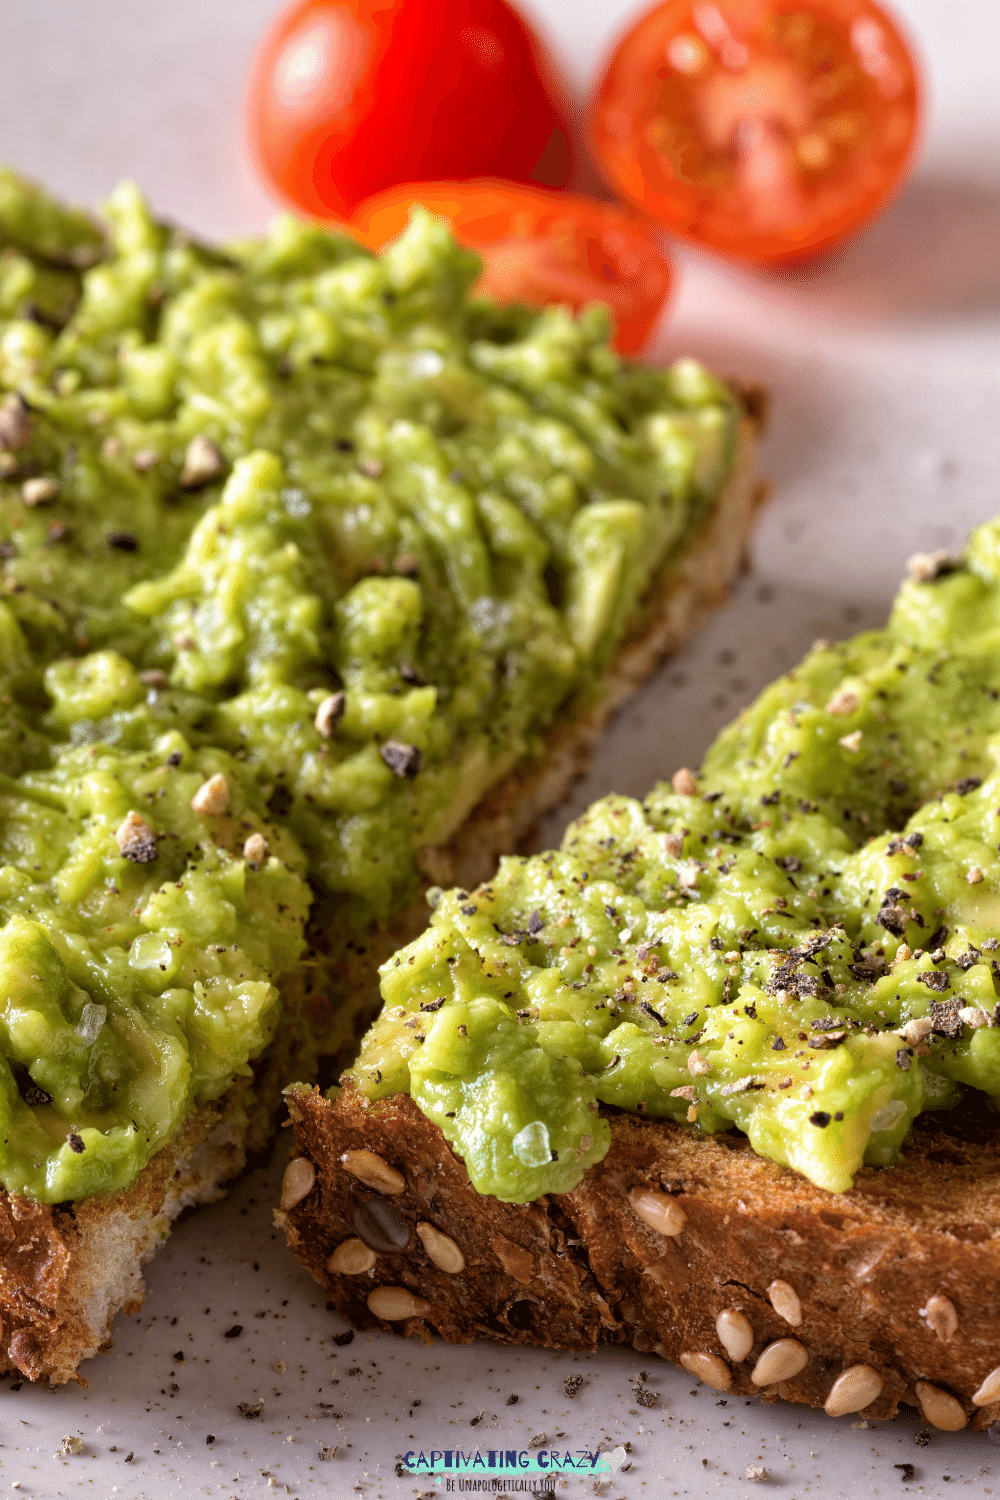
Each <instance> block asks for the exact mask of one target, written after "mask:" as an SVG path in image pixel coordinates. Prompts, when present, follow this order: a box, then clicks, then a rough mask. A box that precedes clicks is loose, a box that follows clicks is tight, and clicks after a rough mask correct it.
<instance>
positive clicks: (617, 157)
mask: <svg viewBox="0 0 1000 1500" xmlns="http://www.w3.org/2000/svg"><path fill="white" fill-rule="evenodd" d="M918 114H919V83H918V78H917V71H916V65H915V63H914V58H913V54H912V52H911V50H910V48H909V46H908V45H907V43H906V41H905V40H904V38H903V36H902V35H901V33H900V31H899V30H898V28H897V26H896V25H895V23H894V22H893V21H891V20H890V19H889V17H888V16H887V15H886V13H885V11H884V10H883V9H881V7H880V6H878V5H876V4H874V3H873V0H666V3H665V4H662V5H659V6H657V7H656V9H655V10H652V11H650V12H649V13H648V14H647V15H645V16H643V18H642V19H641V20H640V21H639V22H638V24H637V25H635V26H634V27H633V28H632V30H631V31H629V32H628V33H627V35H626V36H625V37H624V38H623V39H622V41H621V42H620V43H619V45H618V47H617V49H616V51H615V53H614V55H613V56H612V58H611V61H610V63H609V64H608V68H607V71H606V73H605V75H604V78H603V80H602V82H601V83H600V85H599V87H598V90H597V93H596V95H595V98H594V101H593V108H592V114H591V122H590V123H591V138H592V142H593V147H594V151H595V153H596V155H597V157H598V159H599V161H600V162H601V165H602V166H603V168H604V171H605V173H606V175H607V177H608V179H609V181H610V182H612V183H613V184H614V186H615V188H616V189H617V190H618V191H619V192H620V193H621V194H622V195H623V196H624V197H625V198H628V199H630V200H631V201H632V202H633V203H635V204H637V205H638V206H639V207H640V208H642V209H643V210H644V211H645V212H646V213H647V214H649V215H650V216H651V217H652V218H654V219H658V220H659V222H660V223H661V224H665V225H666V226H667V227H668V228H670V229H672V230H673V231H674V232H675V233H676V234H679V235H683V236H684V237H685V238H687V239H691V240H695V241H698V242H700V243H702V244H705V245H709V246H712V247H713V248H715V249H717V250H721V251H723V252H725V253H726V254H728V255H731V256H734V257H736V258H739V259H744V260H752V261H771V262H778V261H788V260H798V259H803V258H805V257H806V256H809V255H813V254H815V253H817V252H819V251H821V250H825V249H827V248H828V247H829V246H831V245H833V244H836V243H837V242H838V241H839V240H842V239H844V238H845V237H846V236H847V235H848V234H850V233H851V232H852V231H853V230H855V229H857V228H858V227H859V226H860V225H861V224H863V223H864V222H865V221H866V220H867V219H869V218H870V217H871V216H872V214H873V213H875V211H876V210H877V209H878V208H879V207H881V205H882V204H883V203H884V202H885V200H886V199H887V198H888V197H889V195H890V194H891V193H892V191H893V189H894V188H896V187H897V185H898V184H899V181H900V178H901V177H902V175H903V172H904V171H905V169H906V166H907V163H908V161H909V159H910V155H911V152H912V149H913V143H914V137H915V133H916V127H917V120H918Z"/></svg>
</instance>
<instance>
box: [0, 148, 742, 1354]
mask: <svg viewBox="0 0 1000 1500" xmlns="http://www.w3.org/2000/svg"><path fill="white" fill-rule="evenodd" d="M0 245H2V249H0V562H2V570H3V581H2V592H0V675H2V677H3V681H2V683H0V710H2V711H0V743H2V746H3V757H2V764H0V773H2V776H0V972H2V973H3V976H4V979H5V989H4V1007H3V1013H2V1016H0V1057H2V1062H0V1078H2V1081H3V1108H4V1127H5V1128H4V1134H3V1140H2V1145H0V1182H2V1184H3V1191H2V1197H0V1222H2V1224H3V1225H4V1226H5V1228H4V1235H5V1239H4V1244H5V1247H6V1248H5V1250H4V1253H3V1256H2V1257H0V1317H2V1321H3V1344H4V1350H5V1356H4V1358H5V1362H6V1364H7V1366H8V1367H10V1368H16V1369H17V1370H19V1371H21V1372H22V1373H24V1374H26V1375H28V1376H30V1377H31V1378H32V1379H46V1380H49V1381H53V1382H55V1381H60V1380H65V1379H68V1378H71V1377H73V1376H74V1374H75V1371H76V1368H77V1366H78V1364H79V1362H80V1360H81V1359H82V1358H84V1357H86V1356H87V1355H89V1354H92V1353H94V1352H96V1350H97V1349H98V1348H99V1347H100V1346H101V1345H102V1344H103V1343H104V1341H105V1340H106V1338H107V1335H108V1331H109V1328H110V1321H111V1318H112V1316H113V1314H114V1312H115V1311H116V1310H117V1309H118V1308H119V1307H122V1306H125V1307H134V1306H137V1305H138V1303H139V1301H141V1295H142V1281H141V1275H140V1268H141V1264H142V1262H143V1260H145V1259H146V1258H147V1257H148V1255H149V1254H150V1253H152V1251H153V1250H154V1249H155V1248H156V1246H157V1245H158V1244H159V1243H161V1242H162V1239H163V1237H164V1236H165V1235H166V1233H167V1232H168V1230H169V1225H170V1222H171V1220H172V1219H173V1218H174V1217H175V1216H176V1214H177V1213H179V1212H180V1211H181V1210H182V1209H183V1208H185V1207H186V1206H188V1205H189V1204H192V1203H195V1202H198V1201H204V1200H205V1199H210V1198H212V1197H214V1196H218V1193H219V1190H220V1184H221V1183H222V1182H223V1181H225V1180H226V1178H228V1177H230V1176H232V1175H233V1174H234V1173H235V1172H236V1171H238V1170H239V1168H240V1166H241V1164H242V1162H243V1161H244V1159H245V1155H246V1152H247V1151H248V1150H253V1149H257V1148H260V1147H261V1146H263V1145H264V1144H265V1143H266V1141H267V1139H268V1137H269V1135H270V1132H271V1130H272V1129H273V1126H274V1124H275V1122H276V1118H277V1110H278V1105H279V1102H280V1087H281V1085H282V1084H284V1083H286V1082H287V1081H288V1079H289V1078H290V1077H311V1076H314V1074H315V1072H316V1069H317V1067H318V1065H319V1059H320V1058H321V1057H323V1056H325V1055H335V1054H337V1053H338V1052H339V1051H341V1050H342V1049H343V1048H344V1047H345V1046H347V1045H350V1043H351V1042H352V1040H353V1033H354V1028H355V1027H356V1026H357V1025H358V1020H357V1017H358V1015H359V1014H363V1013H364V1009H365V1006H366V1005H367V1004H368V1003H369V1001H370V997H371V993H372V989H373V985H374V980H375V971H376V968H377V965H378V963H379V962H380V961H381V960H382V959H384V958H385V957H387V956H388V955H389V953H391V952H392V951H393V949H394V948H395V947H397V946H398V945H399V943H400V942H401V941H406V940H407V939H408V938H409V937H411V936H412V935H413V934H414V933H415V932H416V931H418V930H419V926H420V925H421V922H422V919H423V917H422V914H423V913H425V911H426V907H425V906H424V905H423V903H422V902H420V901H419V896H420V892H421V889H422V888H423V887H425V886H426V884H427V881H428V880H429V879H433V880H437V881H441V880H442V879H453V878H459V879H466V880H469V881H472V880H475V879H477V878H479V876H480V875H481V874H482V873H485V871H486V869H488V868H489V867H490V866H491V864H492V862H493V861H494V860H495V857H496V855H497V854H498V853H500V852H503V851H504V850H505V849H509V848H510V847H513V843H514V840H515V839H516V838H517V837H518V836H519V834H520V833H522V832H523V831H524V829H525V828H526V827H527V825H528V823H529V822H530V821H531V820H532V818H534V817H535V816H537V815H538V813H539V812H541V811H543V810H544V809H545V808H546V807H548V806H550V805H551V804H552V802H553V801H555V800H557V798H558V796H559V795H560V794H561V791H562V789H563V788H564V786H565V785H566V783H567V781H568V780H569V779H570V778H571V776H572V775H573V774H575V772H576V770H577V768H578V766H579V763H580V758H581V756H582V755H584V754H585V752H586V747H587V745H588V743H589V742H590V741H591V740H592V738H593V736H594V735H595V734H596V733H597V732H598V730H599V727H600V725H601V723H602V722H603V720H604V719H605V718H606V717H607V715H608V714H609V713H610V712H611V711H613V709H614V707H615V706H616V705H617V703H619V702H621V701H622V699H623V698H624V697H625V696H626V695H627V693H628V692H629V691H630V690H631V689H632V688H633V687H634V686H635V685H636V684H637V683H638V682H639V681H641V680H642V678H643V677H644V676H645V675H646V674H647V673H648V672H649V671H650V670H651V668H652V667H653V665H655V663H656V662H657V660H658V659H659V658H660V656H662V655H663V654H664V653H665V652H666V651H668V650H670V649H672V647H674V646H675V645H677V644H678V643H679V641H680V640H681V639H683V637H684V635H685V634H686V633H687V632H688V631H689V630H690V628H691V627H692V625H693V624H694V622H695V621H696V620H697V618H698V617H699V615H700V614H701V613H703V612H704V610H705V609H707V608H708V607H709V606H710V605H711V604H712V603H714V602H716V601H717V600H718V599H719V598H720V597H721V596H722V595H723V594H724V592H725V589H726V587H727V585H728V583H729V581H730V579H731V578H732V576H733V574H734V572H735V571H736V569H737V568H738V566H739V563H740V560H741V558H742V555H743V549H744V545H745V539H746V534H747V530H748V527H749V522H750V517H751V512H752V487H751V484H750V481H749V475H748V469H749V454H750V447H751V435H752V422H751V419H750V416H749V414H748V411H747V409H746V406H745V405H744V403H743V402H742V400H741V399H740V398H739V397H738V396H737V395H735V394H734V393H733V392H732V391H731V390H729V389H728V388H727V387H725V386H723V385H722V384H720V383H719V382H717V381H715V380H714V379H713V378H712V377H710V376H709V375H708V374H707V373H706V372H705V371H703V370H702V369H701V368H700V367H699V366H697V365H695V364H694V363H693V362H690V361H684V362H681V363H680V364H678V365H677V366H675V367H674V369H673V370H671V371H667V372H656V371H647V370H643V369H642V368H640V367H638V366H635V365H629V364H626V363H624V362H622V361H621V360H619V359H618V358H617V357H616V356H615V355H614V354H613V353H612V352H611V351H610V350H609V348H608V341H607V327H606V320H605V318H604V315H603V313H602V312H601V311H600V310H599V309H592V310H590V311H588V312H586V313H585V314H584V315H582V316H581V317H580V318H577V319H573V318H571V317H570V316H568V315H567V314H566V313H565V312H564V311H562V310H561V309H549V310H547V311H543V312H541V313H539V312H533V311H531V310H528V309H525V308H498V307H496V306H494V305H493V304H492V303H490V302H488V301H483V300H476V299H473V298H471V297H469V295H468V287H469V285H470V284H471V282H472V281H473V280H474V278H475V275H476V271H477V264H478V263H477V262H476V259H475V257H473V256H470V255H469V254H468V253H467V252H466V251H464V250H461V249H460V248H459V247H457V246H456V245H455V244H454V243H453V242H452V241H451V239H450V237H449V236H448V234H447V232H446V231H445V230H444V228H443V226H442V225H440V224H439V223H437V222H436V221H434V220H432V219H430V218H429V217H428V216H426V215H424V214H421V215H418V216H417V217H416V218H415V219H414V221H413V223H412V224H411V226H410V228H409V230H408V231H407V232H406V234H405V235H404V236H403V237H402V238H401V239H400V240H399V241H398V242H397V244H396V245H395V246H393V247H391V248H390V249H389V250H388V251H387V253H386V254H385V255H384V256H382V257H375V256H372V255H371V254H369V253H368V252H367V251H365V250H362V249H361V248H359V247H358V246H357V245H356V244H354V243H353V242H352V241H350V240H349V239H346V238H344V237H343V236H340V235H335V234H330V233H328V232H326V231H325V230H322V229H320V228H318V227H316V226H310V225H306V224H301V223H299V222H297V221H295V220H294V219H292V218H290V217H286V218H283V219H280V220H279V221H278V222H277V223H276V225H275V226H274V229H273V230H272V232H271V234H270V236H269V237H268V238H267V239H265V240H262V241H253V242H246V243H240V244H233V245H230V246H227V247H225V248H224V249H215V248H213V247H209V246H205V245H201V244H199V243H197V242H196V241H194V240H192V239H191V237H190V236H188V235H186V234H184V233H182V232H180V231H177V230H175V229H173V228H171V227H170V226H169V225H165V224H162V223H159V222H158V221H157V220H156V219H154V218H153V217H152V216H151V214H150V213H149V210H148V209H147V207H146V205H145V203H144V202H143V200H142V199H141V197H140V196H139V194H138V193H137V192H136V191H135V189H133V188H131V187H129V186H127V185H126V186H124V187H123V188H121V189H119V190H118V191H117V192H116V194H115V195H114V196H113V198H112V199H111V200H110V202H109V203H108V205H106V209H105V218H104V220H103V222H100V223H99V222H97V221H95V220H92V219H91V218H90V217H89V216H87V215H85V214H82V213H80V212H78V211H76V210H71V209H67V208H65V207H64V206H62V205H61V204H58V203H56V202H55V201H53V200H52V199H50V198H48V197H47V196H46V195H45V194H44V193H43V192H42V191H41V190H39V189H38V188H36V187H34V186H33V185H32V184H29V183H26V182H24V181H23V180H21V179H19V178H18V177H17V176H15V175H14V174H13V173H9V172H0Z"/></svg>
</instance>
